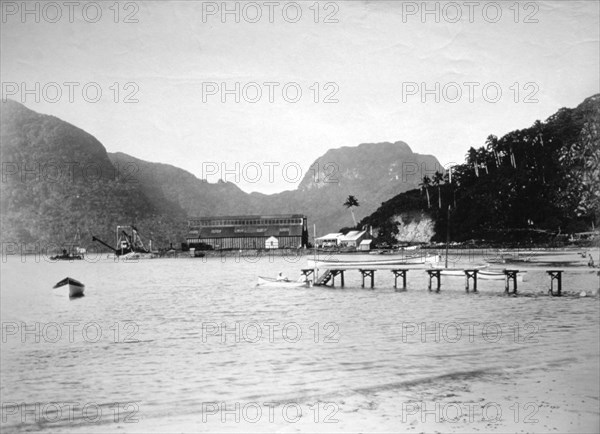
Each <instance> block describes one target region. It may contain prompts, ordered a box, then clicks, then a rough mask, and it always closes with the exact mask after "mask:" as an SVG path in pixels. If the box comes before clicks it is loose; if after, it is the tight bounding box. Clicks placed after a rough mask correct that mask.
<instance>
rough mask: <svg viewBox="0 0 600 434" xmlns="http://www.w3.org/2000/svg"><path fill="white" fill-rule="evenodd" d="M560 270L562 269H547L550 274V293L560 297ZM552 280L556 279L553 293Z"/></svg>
mask: <svg viewBox="0 0 600 434" xmlns="http://www.w3.org/2000/svg"><path fill="white" fill-rule="evenodd" d="M562 272H563V270H548V271H546V273H548V275H549V276H550V295H552V296H556V297H560V296H561V295H562V293H561V292H562ZM554 280H556V286H557V288H556V289H557V293H556V294H555V293H554Z"/></svg>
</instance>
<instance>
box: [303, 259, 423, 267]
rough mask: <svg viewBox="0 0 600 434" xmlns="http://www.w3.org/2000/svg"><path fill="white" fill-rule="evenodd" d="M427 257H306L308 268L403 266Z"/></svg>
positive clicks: (414, 263)
mask: <svg viewBox="0 0 600 434" xmlns="http://www.w3.org/2000/svg"><path fill="white" fill-rule="evenodd" d="M428 259H429V258H425V257H421V256H419V257H414V258H410V257H409V258H406V257H405V258H396V259H374V260H368V259H367V260H356V261H344V260H338V259H321V260H316V261H315V260H314V259H308V268H328V269H338V268H369V267H387V266H403V265H420V264H425V263H426V262H428Z"/></svg>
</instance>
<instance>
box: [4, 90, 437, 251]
mask: <svg viewBox="0 0 600 434" xmlns="http://www.w3.org/2000/svg"><path fill="white" fill-rule="evenodd" d="M0 126H1V136H0V144H1V151H2V154H1V158H2V176H3V182H2V186H1V194H2V198H1V202H0V206H1V210H2V218H1V222H0V224H1V227H2V240H3V241H5V242H9V241H14V242H26V243H40V244H41V245H45V244H49V243H56V244H64V243H68V242H71V241H72V240H73V237H74V232H75V231H76V230H77V229H78V230H79V231H80V232H81V236H82V239H84V240H89V239H91V236H92V235H96V236H99V237H100V238H104V239H106V240H108V241H109V242H112V240H113V239H114V229H115V226H116V225H119V224H130V223H135V224H136V225H137V226H138V227H139V228H140V230H141V233H142V235H143V236H145V238H146V239H148V238H152V239H153V240H154V242H155V245H159V246H160V245H168V244H170V243H173V244H178V243H179V242H181V241H183V239H184V235H185V232H186V225H187V222H186V219H187V217H188V216H214V215H231V214H260V213H263V214H265V213H268V214H276V213H301V214H306V215H307V216H308V219H309V224H310V225H311V226H312V224H316V225H317V228H318V231H319V233H322V232H327V231H334V230H337V229H338V228H339V227H341V226H351V225H353V222H352V218H351V215H350V213H349V212H348V210H347V209H346V208H345V207H344V206H343V205H342V204H343V203H344V201H345V200H346V198H347V196H348V195H350V194H352V195H354V196H356V197H357V199H358V200H359V202H360V206H359V207H358V208H356V209H355V214H356V216H357V218H358V219H360V218H362V217H364V216H366V215H368V214H370V213H371V212H373V211H375V209H377V207H378V206H379V204H380V203H381V202H382V201H385V200H386V199H389V198H390V197H392V196H394V195H395V194H398V193H401V192H403V191H407V190H410V189H412V188H415V187H416V186H417V185H418V182H419V180H420V178H421V177H422V173H424V172H427V173H431V172H433V171H435V169H436V168H438V167H439V163H438V161H437V159H436V158H435V157H433V156H430V155H420V154H416V153H413V152H412V150H411V149H410V148H409V147H408V145H407V144H406V143H403V142H396V143H371V144H361V145H359V146H357V147H342V148H338V149H332V150H329V151H327V152H326V153H325V154H324V155H323V156H321V157H319V158H318V159H316V160H315V162H314V163H313V164H312V165H311V166H310V168H308V169H307V170H306V172H305V173H306V174H305V176H304V178H303V180H302V181H301V183H300V185H299V187H298V189H296V190H293V191H285V192H282V193H278V194H272V195H264V194H260V193H252V194H248V193H245V192H243V191H242V190H240V189H239V188H238V187H237V186H236V185H235V184H232V183H229V182H217V183H208V182H206V181H205V180H201V179H198V178H196V177H195V176H194V175H193V174H191V173H189V172H187V171H185V170H182V169H179V168H177V167H174V166H170V165H167V164H161V163H151V162H147V161H143V160H140V159H137V158H135V157H132V156H129V155H127V154H123V153H120V152H119V153H112V154H108V153H107V152H106V149H105V148H104V146H103V145H102V144H101V143H100V142H99V141H98V140H97V139H96V138H94V137H93V136H92V135H90V134H88V133H87V132H85V131H83V130H81V129H79V128H77V127H76V126H74V125H71V124H69V123H67V122H64V121H62V120H60V119H58V118H56V117H54V116H48V115H43V114H38V113H36V112H34V111H32V110H29V109H27V108H26V107H25V106H23V105H22V104H19V103H17V102H14V101H10V100H8V101H6V102H4V103H2V117H1V119H0ZM208 157H209V156H207V158H208Z"/></svg>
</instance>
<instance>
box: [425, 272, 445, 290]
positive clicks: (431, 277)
mask: <svg viewBox="0 0 600 434" xmlns="http://www.w3.org/2000/svg"><path fill="white" fill-rule="evenodd" d="M425 271H426V272H427V274H429V285H428V286H427V289H428V290H429V291H431V279H433V278H434V277H435V278H436V279H437V289H436V291H435V292H440V288H441V286H442V280H441V279H442V278H441V272H442V270H439V269H432V270H425Z"/></svg>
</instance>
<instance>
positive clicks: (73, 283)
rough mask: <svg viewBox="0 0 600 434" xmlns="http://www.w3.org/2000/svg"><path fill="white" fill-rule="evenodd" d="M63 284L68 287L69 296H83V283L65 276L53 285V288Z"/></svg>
mask: <svg viewBox="0 0 600 434" xmlns="http://www.w3.org/2000/svg"><path fill="white" fill-rule="evenodd" d="M63 286H68V287H69V297H83V291H84V290H85V285H84V284H83V283H81V282H80V281H79V280H75V279H73V278H71V277H65V278H64V279H63V280H61V281H60V282H58V283H57V284H56V285H54V286H53V288H61V287H63Z"/></svg>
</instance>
